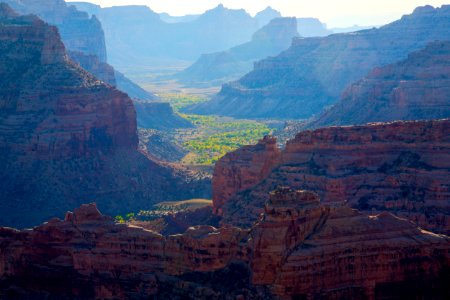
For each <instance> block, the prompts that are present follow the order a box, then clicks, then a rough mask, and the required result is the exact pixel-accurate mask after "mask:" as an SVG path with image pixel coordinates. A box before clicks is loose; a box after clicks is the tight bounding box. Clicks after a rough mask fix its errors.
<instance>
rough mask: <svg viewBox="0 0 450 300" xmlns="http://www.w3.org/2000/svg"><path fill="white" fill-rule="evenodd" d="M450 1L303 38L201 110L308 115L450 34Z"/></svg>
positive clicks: (266, 115)
mask: <svg viewBox="0 0 450 300" xmlns="http://www.w3.org/2000/svg"><path fill="white" fill-rule="evenodd" d="M449 16H450V6H448V5H447V6H445V5H444V6H442V7H441V8H436V9H435V8H433V7H430V6H426V7H420V8H417V9H416V10H415V11H414V13H413V14H411V15H407V16H404V17H402V18H401V19H400V20H398V21H396V22H393V23H391V24H389V25H386V26H383V27H381V28H378V29H376V28H374V29H370V30H364V31H359V32H355V33H349V34H334V35H330V36H328V37H324V38H299V39H296V40H294V42H293V44H292V46H291V47H290V48H289V49H288V50H286V51H284V52H282V53H281V54H280V55H278V56H276V57H270V58H267V59H265V60H262V61H259V62H258V63H256V64H255V67H254V70H253V71H252V72H250V73H248V74H247V75H245V76H244V77H242V78H241V79H240V80H239V81H236V82H232V83H229V84H225V85H224V86H223V87H222V90H221V92H220V93H219V94H217V95H216V96H215V97H214V98H213V99H212V100H211V101H209V102H206V103H205V104H204V105H203V106H201V107H200V106H198V107H197V108H196V110H195V112H196V113H200V114H219V115H225V116H232V117H239V118H284V119H307V118H309V117H311V116H313V115H314V114H317V113H320V112H321V111H322V110H323V109H324V108H325V107H326V106H328V105H331V104H334V103H335V102H337V100H339V97H340V96H341V94H342V92H343V91H344V90H345V88H347V87H348V86H349V85H350V84H352V83H354V82H356V81H357V80H360V79H361V78H363V77H364V76H366V75H367V73H369V72H370V71H371V70H372V69H373V68H375V67H379V66H383V65H386V64H391V63H394V62H397V61H400V60H402V59H405V58H406V57H407V56H408V54H409V53H411V52H414V51H417V50H420V49H423V48H424V47H425V46H426V45H427V44H428V43H429V42H432V41H436V40H437V41H444V40H449V39H450V31H449V30H448V28H449V26H450V21H449V20H450V18H449Z"/></svg>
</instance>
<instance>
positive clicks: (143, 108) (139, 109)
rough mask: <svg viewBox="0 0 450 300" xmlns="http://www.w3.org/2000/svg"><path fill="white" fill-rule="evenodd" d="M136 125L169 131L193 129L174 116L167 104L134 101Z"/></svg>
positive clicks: (191, 125) (187, 123)
mask: <svg viewBox="0 0 450 300" xmlns="http://www.w3.org/2000/svg"><path fill="white" fill-rule="evenodd" d="M134 107H135V108H136V114H137V124H138V126H139V127H141V128H146V129H157V130H171V129H176V128H193V127H194V125H193V124H192V123H191V122H189V121H188V120H186V119H184V118H182V117H180V116H179V115H178V114H176V113H175V112H174V111H173V109H172V107H171V106H170V104H169V103H166V102H144V101H135V102H134Z"/></svg>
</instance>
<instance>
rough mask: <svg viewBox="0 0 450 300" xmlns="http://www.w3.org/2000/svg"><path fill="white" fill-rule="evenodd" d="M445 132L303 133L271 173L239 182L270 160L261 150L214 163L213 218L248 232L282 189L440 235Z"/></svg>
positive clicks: (446, 185) (420, 127)
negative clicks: (396, 217) (272, 193)
mask: <svg viewBox="0 0 450 300" xmlns="http://www.w3.org/2000/svg"><path fill="white" fill-rule="evenodd" d="M449 125H450V121H449V120H448V119H447V120H435V121H415V122H394V123H380V124H372V125H365V126H350V127H330V128H322V129H317V130H314V131H304V132H301V133H299V134H298V135H297V136H296V137H295V138H294V139H292V140H291V141H288V143H287V144H286V148H285V149H284V150H283V151H281V153H280V154H279V155H278V157H276V156H275V157H274V158H273V160H272V161H277V163H276V164H274V165H272V168H271V169H272V170H271V171H270V172H268V173H263V172H261V173H259V174H260V177H259V178H255V177H254V176H241V175H240V174H242V173H244V174H245V172H246V170H248V169H249V168H253V166H257V164H258V163H262V160H260V159H259V158H260V157H265V156H266V155H271V153H273V152H271V151H266V150H265V148H264V147H263V145H264V143H260V144H259V145H257V146H253V147H251V146H250V147H245V148H242V149H240V150H237V151H235V152H233V153H231V154H228V155H226V156H225V157H224V158H223V159H222V160H221V161H219V162H218V163H217V166H216V170H215V172H214V176H213V182H221V183H224V184H222V185H217V184H216V185H214V184H213V200H214V204H215V210H216V211H220V212H221V215H223V222H224V223H229V224H234V225H239V226H250V225H251V224H252V223H253V222H254V221H255V220H256V219H257V215H258V214H259V213H261V212H262V211H263V207H264V203H265V202H266V201H267V199H268V196H267V195H268V193H269V192H270V191H271V190H273V189H275V188H276V187H278V186H283V185H289V186H292V187H294V188H297V189H307V190H312V191H315V192H317V193H318V194H319V196H320V198H321V199H322V201H324V202H336V201H338V202H348V203H349V204H350V205H351V206H352V207H355V208H358V209H361V210H365V211H372V210H374V211H390V212H392V213H394V214H397V215H399V216H403V217H407V218H409V219H410V220H413V221H414V222H416V224H418V225H420V226H423V228H426V229H429V230H433V231H436V232H442V233H447V234H448V233H449V232H450V231H449V230H450V220H449V214H450V206H449V204H450V202H449V199H450V175H449V174H450V173H449V168H450V165H449V162H450V157H449V153H450V140H449V137H450V126H449ZM252 160H254V161H256V162H257V163H252ZM235 178H239V180H236V179H235ZM247 181H248V182H249V184H247V185H242V184H241V183H240V182H247Z"/></svg>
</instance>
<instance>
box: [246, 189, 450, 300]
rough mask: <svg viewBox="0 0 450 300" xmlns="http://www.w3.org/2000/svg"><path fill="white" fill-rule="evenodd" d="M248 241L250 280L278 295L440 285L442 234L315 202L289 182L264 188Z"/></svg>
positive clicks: (406, 291)
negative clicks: (285, 185)
mask: <svg viewBox="0 0 450 300" xmlns="http://www.w3.org/2000/svg"><path fill="white" fill-rule="evenodd" d="M406 237H414V238H413V239H410V238H406ZM249 241H250V242H249V243H250V248H251V249H252V250H253V251H252V258H251V260H250V265H251V270H252V283H253V284H255V285H268V286H269V287H270V290H271V292H272V293H273V294H274V295H276V296H278V297H279V298H281V299H295V298H300V299H312V298H316V297H325V298H328V299H339V298H346V299H356V298H364V299H381V298H383V296H385V297H386V296H387V297H392V296H394V295H395V294H396V295H397V297H400V298H408V295H418V294H424V293H427V292H426V289H427V286H432V285H433V284H437V285H439V284H440V285H442V284H444V282H445V280H446V279H445V277H441V276H442V275H440V268H441V266H442V264H443V265H447V264H448V263H449V256H448V253H447V249H448V247H449V246H450V241H449V239H448V237H446V236H438V235H434V234H431V233H427V232H425V231H422V230H420V229H418V228H415V227H414V226H413V225H412V224H411V223H409V222H408V221H406V220H402V219H398V218H396V217H394V216H393V215H391V214H389V213H381V214H375V215H364V214H361V213H359V212H357V211H356V210H352V209H350V208H348V207H346V206H340V205H335V206H334V205H331V206H330V205H323V204H320V201H319V197H318V196H317V194H314V193H311V192H305V191H295V190H291V189H289V188H282V189H279V190H276V191H275V192H272V193H271V194H270V200H269V201H268V203H267V204H266V206H265V209H264V216H263V217H262V219H261V220H260V221H259V222H258V223H257V224H256V225H255V227H254V228H253V230H252V231H251V233H250V239H249ZM401 262H404V264H402V263H401ZM425 266H429V267H425ZM422 272H423V273H422ZM394 278H395V279H394ZM425 278H427V279H425ZM432 295H433V296H434V297H436V296H437V295H436V294H434V292H432V291H430V292H429V294H427V295H426V296H425V297H430V296H431V297H433V296H432ZM438 297H439V296H438Z"/></svg>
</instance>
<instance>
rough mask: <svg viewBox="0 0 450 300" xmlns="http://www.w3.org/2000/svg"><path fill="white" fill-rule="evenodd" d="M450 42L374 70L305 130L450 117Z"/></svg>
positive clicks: (435, 43)
mask: <svg viewBox="0 0 450 300" xmlns="http://www.w3.org/2000/svg"><path fill="white" fill-rule="evenodd" d="M449 99H450V42H448V41H444V42H434V43H431V44H429V45H428V46H427V47H426V48H425V49H423V50H421V51H418V52H414V53H412V54H410V55H409V56H408V58H407V59H406V60H403V61H401V62H399V63H396V64H392V65H388V66H385V67H380V68H376V69H374V70H373V71H372V72H371V73H370V74H369V75H368V76H366V77H364V78H363V79H362V80H360V81H358V82H356V83H354V84H352V85H351V86H350V87H349V88H347V89H346V91H345V92H344V93H343V96H342V97H341V99H340V100H339V101H338V102H337V103H336V104H335V105H334V106H333V107H332V108H330V109H328V110H326V111H325V112H324V113H322V114H321V115H319V116H318V117H317V118H316V120H313V121H312V122H310V123H309V124H308V127H314V128H318V127H325V126H333V125H356V124H365V123H369V122H387V121H394V120H425V119H443V118H448V117H450V101H449Z"/></svg>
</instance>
